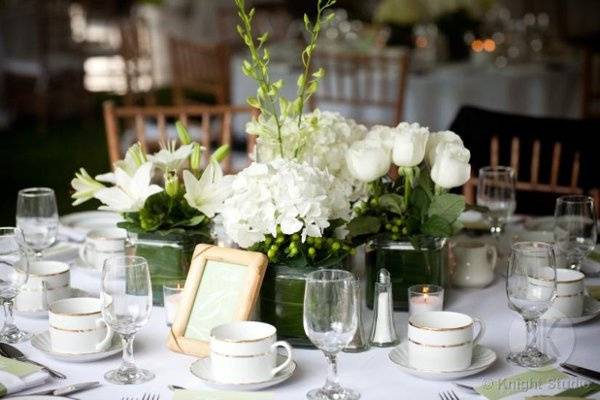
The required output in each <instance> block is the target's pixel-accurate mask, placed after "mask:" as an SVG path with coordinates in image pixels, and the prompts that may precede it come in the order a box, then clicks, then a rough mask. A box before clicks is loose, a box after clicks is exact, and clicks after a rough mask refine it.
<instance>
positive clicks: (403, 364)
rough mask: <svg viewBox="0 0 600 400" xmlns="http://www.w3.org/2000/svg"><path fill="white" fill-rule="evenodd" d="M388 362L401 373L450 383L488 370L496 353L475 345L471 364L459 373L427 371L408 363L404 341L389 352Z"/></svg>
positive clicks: (406, 344)
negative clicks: (395, 366)
mask: <svg viewBox="0 0 600 400" xmlns="http://www.w3.org/2000/svg"><path fill="white" fill-rule="evenodd" d="M390 360H392V362H393V363H394V364H396V365H398V367H400V369H401V370H402V371H403V372H406V373H407V374H410V375H414V376H416V377H418V378H421V379H428V380H433V381H450V380H454V379H460V378H464V377H467V376H471V375H475V374H477V373H479V372H481V371H483V370H485V369H487V368H489V367H490V365H492V364H493V363H494V361H496V353H495V352H494V350H492V349H490V348H487V347H485V346H481V345H476V346H475V347H474V348H473V362H472V363H471V365H470V366H469V367H468V368H465V369H463V370H460V371H444V372H439V371H427V370H420V369H416V368H414V367H412V366H411V365H410V364H409V363H408V343H407V342H406V341H404V342H402V343H400V344H399V345H398V346H396V347H394V349H393V350H392V351H391V352H390Z"/></svg>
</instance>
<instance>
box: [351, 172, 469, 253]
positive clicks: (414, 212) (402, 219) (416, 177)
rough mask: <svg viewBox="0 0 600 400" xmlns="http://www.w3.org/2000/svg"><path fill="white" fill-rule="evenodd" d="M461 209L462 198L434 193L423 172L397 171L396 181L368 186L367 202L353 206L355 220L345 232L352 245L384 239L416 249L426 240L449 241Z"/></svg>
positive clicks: (457, 229) (455, 227)
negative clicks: (348, 232) (404, 239)
mask: <svg viewBox="0 0 600 400" xmlns="http://www.w3.org/2000/svg"><path fill="white" fill-rule="evenodd" d="M464 209H465V200H464V197H463V196H460V195H457V194H452V193H446V192H439V191H438V192H436V191H435V185H434V183H433V182H432V181H431V178H430V177H429V173H427V171H420V170H418V169H417V168H415V169H414V170H412V171H407V170H404V171H402V170H401V171H400V176H399V178H398V179H396V180H391V179H389V178H385V179H383V180H380V181H376V182H373V183H371V186H370V188H369V198H368V199H367V201H366V202H364V203H361V204H357V205H355V207H354V211H355V213H356V214H357V216H356V217H355V218H354V219H353V220H352V221H350V223H348V229H349V231H350V238H351V239H352V241H353V242H354V243H355V244H358V243H361V242H364V241H366V240H368V239H369V238H371V237H374V236H386V237H389V238H390V239H392V240H399V239H401V238H407V239H408V240H410V241H411V242H412V243H413V245H415V247H420V244H421V243H423V240H424V239H425V238H426V237H438V238H442V237H449V236H452V235H453V234H455V233H456V232H458V231H459V230H460V229H462V224H461V223H460V221H458V217H459V216H460V214H461V212H462V211H463V210H464Z"/></svg>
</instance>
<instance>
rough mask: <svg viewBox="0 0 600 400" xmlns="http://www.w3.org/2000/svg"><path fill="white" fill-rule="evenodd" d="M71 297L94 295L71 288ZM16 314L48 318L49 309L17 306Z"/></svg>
mask: <svg viewBox="0 0 600 400" xmlns="http://www.w3.org/2000/svg"><path fill="white" fill-rule="evenodd" d="M69 297H94V296H93V295H91V294H89V293H88V292H86V291H85V290H81V289H77V288H71V295H70V296H69ZM15 314H16V315H18V316H20V317H27V318H48V310H21V309H19V308H18V307H15Z"/></svg>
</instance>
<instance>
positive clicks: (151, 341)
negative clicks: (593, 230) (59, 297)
mask: <svg viewBox="0 0 600 400" xmlns="http://www.w3.org/2000/svg"><path fill="white" fill-rule="evenodd" d="M99 280H100V277H99V274H98V273H97V272H92V271H90V270H84V269H82V268H79V267H74V268H73V273H72V282H73V286H75V287H78V288H81V289H84V290H87V291H89V292H91V293H94V294H98V291H99ZM594 283H596V284H598V283H600V282H598V281H597V280H596V282H594ZM446 309H447V310H453V311H460V312H465V313H468V314H470V315H472V316H477V317H479V318H481V319H482V320H483V321H484V322H485V324H486V326H487V331H486V334H485V336H484V337H483V339H482V341H481V344H482V345H485V346H488V347H490V348H492V349H493V350H494V351H496V352H497V354H498V360H497V361H496V363H495V364H494V365H493V366H492V367H491V368H490V369H489V370H487V371H485V372H483V373H481V374H479V375H476V376H474V377H471V378H467V379H465V380H463V382H465V383H469V384H475V385H477V384H482V383H484V380H485V379H490V378H494V377H497V378H502V377H507V376H509V375H511V374H515V373H519V372H523V371H524V369H522V368H518V367H514V366H510V365H508V364H507V362H506V361H505V360H504V356H505V353H506V351H507V349H508V346H509V338H511V339H514V338H515V337H522V336H524V325H523V323H522V321H521V319H520V317H519V315H518V314H516V313H514V312H512V311H509V309H508V307H507V301H506V294H505V288H504V280H503V278H501V277H497V278H496V280H495V282H494V283H493V285H491V286H490V287H488V288H486V289H460V290H458V289H453V290H450V291H449V296H448V301H447V303H446ZM16 320H17V323H18V325H19V326H20V327H21V328H25V329H28V330H30V331H32V332H41V331H43V330H45V329H47V325H48V322H47V320H46V319H31V318H24V317H17V318H16ZM406 320H407V313H396V323H397V327H398V330H399V332H400V333H401V336H402V338H405V336H406ZM599 324H600V320H595V321H590V322H588V323H585V324H582V325H578V326H575V327H574V328H573V329H571V328H556V329H554V330H553V331H552V337H554V338H558V339H556V340H554V343H555V344H556V345H557V347H558V349H559V351H560V353H561V354H560V357H561V360H563V361H564V359H568V360H569V362H571V363H573V364H577V365H581V366H585V367H588V368H591V369H595V370H600V347H599V346H598V344H599V337H600V336H599V327H600V325H599ZM366 326H367V327H368V326H370V324H369V323H367V324H366ZM509 332H510V334H509ZM166 338H167V327H166V325H165V315H164V310H163V309H162V308H159V307H156V308H154V309H153V312H152V317H151V319H150V322H149V323H148V325H147V326H146V327H144V328H143V329H142V331H141V332H140V333H139V334H138V335H137V338H136V342H135V357H136V360H137V362H138V363H139V365H140V366H142V367H144V368H147V369H150V370H152V371H153V372H154V373H155V374H156V378H155V379H154V380H153V381H150V382H148V383H145V384H143V385H135V386H118V385H113V384H110V383H107V382H106V381H104V379H103V375H104V373H105V372H106V371H108V370H109V369H113V368H116V367H117V366H118V365H119V362H120V359H119V356H113V357H111V358H109V359H105V360H101V361H97V362H94V363H87V364H70V363H65V362H60V361H56V360H53V359H52V358H49V357H46V356H45V355H44V354H42V353H41V352H39V351H38V350H36V349H35V348H33V347H32V346H31V344H30V343H29V342H27V343H23V344H19V345H18V347H19V348H20V349H21V350H22V351H23V352H24V353H25V354H26V355H28V356H29V357H30V358H32V359H34V360H37V361H40V362H42V363H45V364H48V365H49V366H51V367H52V368H55V369H57V370H59V371H61V372H64V373H65V374H66V375H67V376H68V379H67V380H66V381H55V382H53V384H52V385H50V384H49V385H46V386H45V387H51V386H59V385H64V384H66V383H76V382H84V381H93V380H98V381H101V382H102V387H100V388H97V389H93V390H90V391H86V392H82V393H79V394H76V395H74V397H76V398H78V399H82V400H118V399H120V398H121V397H122V396H135V397H141V395H142V394H143V393H146V392H150V393H160V399H161V400H170V399H171V398H172V393H171V392H170V391H169V390H168V388H167V385H168V384H176V385H180V386H184V387H187V388H196V389H198V388H205V387H204V386H203V384H202V383H201V382H200V381H199V380H198V379H197V378H196V377H194V375H192V374H191V372H190V365H191V364H192V362H194V357H190V356H186V355H182V354H178V353H173V352H171V351H169V350H168V349H167V348H166V346H165V340H166ZM571 348H572V351H571ZM389 351H390V349H389V348H388V349H379V348H376V349H372V350H370V351H368V352H364V353H359V354H346V353H342V354H341V355H340V357H339V371H340V379H341V382H342V383H343V384H345V385H348V386H351V387H353V388H355V389H356V390H358V391H360V392H361V394H362V399H365V400H382V399H400V398H402V399H437V398H438V397H437V393H438V392H439V391H442V390H449V389H453V388H452V385H451V384H450V382H433V381H425V380H421V379H418V378H415V377H412V376H410V375H406V374H404V373H402V372H401V371H400V370H399V369H398V368H397V367H396V366H395V365H394V364H392V362H391V361H390V360H389V358H388V353H389ZM294 357H295V360H296V362H297V364H298V369H297V370H296V372H295V374H294V376H293V377H292V378H290V379H289V380H288V381H287V382H284V383H283V384H281V385H279V386H277V387H274V388H272V390H273V391H274V392H275V393H276V399H282V400H283V399H285V400H288V399H289V400H292V399H304V398H305V394H306V392H307V391H308V390H309V389H312V388H315V387H317V386H320V385H322V384H323V382H324V379H325V375H326V362H325V358H324V357H323V355H322V354H321V353H320V352H319V351H316V350H300V349H298V350H295V352H294ZM205 389H206V388H205ZM38 390H39V389H38ZM462 398H477V396H469V395H467V394H465V395H462V393H461V399H462Z"/></svg>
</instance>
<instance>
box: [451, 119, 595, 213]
mask: <svg viewBox="0 0 600 400" xmlns="http://www.w3.org/2000/svg"><path fill="white" fill-rule="evenodd" d="M598 128H600V124H599V123H598V122H597V121H595V122H593V121H589V122H587V121H578V120H568V119H558V118H536V117H526V116H519V115H511V114H505V113H498V112H491V111H487V110H482V109H477V108H474V107H463V108H462V109H461V110H460V111H459V114H458V116H457V117H456V119H455V120H454V122H453V124H452V126H451V128H450V129H451V130H453V131H455V132H456V133H458V134H459V135H460V136H461V137H462V138H463V140H464V142H465V145H466V146H467V147H468V148H469V149H470V150H471V165H472V175H473V177H472V178H471V179H470V180H469V181H468V182H467V183H466V184H465V186H464V187H463V192H464V194H465V197H466V200H467V202H468V203H470V204H474V203H475V201H476V199H475V197H476V187H477V176H476V175H477V173H478V170H479V168H481V167H484V166H487V165H491V166H498V165H507V166H511V167H512V168H513V169H514V170H515V173H516V177H517V182H516V189H517V196H518V199H517V200H518V201H517V207H518V212H521V213H531V214H548V213H551V212H552V211H553V209H554V199H555V198H556V197H558V196H561V195H566V194H583V193H588V192H589V193H591V194H593V195H595V194H596V193H597V190H596V189H598V187H599V185H600V180H598V177H599V174H598V172H596V170H597V168H596V167H595V161H594V157H595V154H594V153H595V150H594V149H590V148H589V143H588V141H589V140H590V136H593V135H596V136H597V135H598V134H599V133H598V132H600V131H599V130H598ZM586 143H588V144H586Z"/></svg>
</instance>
